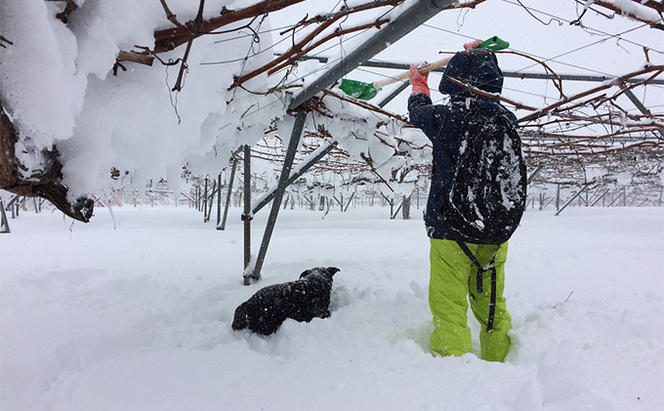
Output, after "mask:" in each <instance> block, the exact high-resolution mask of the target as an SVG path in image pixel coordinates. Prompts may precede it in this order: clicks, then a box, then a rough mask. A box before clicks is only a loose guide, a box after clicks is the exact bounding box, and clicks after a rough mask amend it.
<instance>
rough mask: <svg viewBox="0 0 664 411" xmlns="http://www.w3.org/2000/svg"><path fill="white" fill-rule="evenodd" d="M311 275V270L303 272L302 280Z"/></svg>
mask: <svg viewBox="0 0 664 411" xmlns="http://www.w3.org/2000/svg"><path fill="white" fill-rule="evenodd" d="M309 274H311V270H305V271H302V274H300V280H301V279H303V278H305V277H307V276H308V275H309Z"/></svg>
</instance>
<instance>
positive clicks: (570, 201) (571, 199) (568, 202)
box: [556, 186, 588, 215]
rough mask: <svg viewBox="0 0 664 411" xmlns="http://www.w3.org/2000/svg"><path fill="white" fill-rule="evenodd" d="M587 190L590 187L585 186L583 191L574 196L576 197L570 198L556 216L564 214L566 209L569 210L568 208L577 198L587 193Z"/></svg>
mask: <svg viewBox="0 0 664 411" xmlns="http://www.w3.org/2000/svg"><path fill="white" fill-rule="evenodd" d="M586 188H588V186H583V188H582V189H581V190H579V192H578V193H576V194H574V196H573V197H572V198H570V199H569V200H568V201H567V202H566V203H565V205H564V206H563V207H562V208H561V209H560V210H558V212H557V213H556V215H558V214H560V213H562V212H563V210H564V209H565V208H567V206H568V205H570V204H571V203H572V201H574V199H575V198H577V197H578V196H580V195H581V194H582V193H583V192H584V191H586Z"/></svg>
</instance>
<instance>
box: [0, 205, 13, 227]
mask: <svg viewBox="0 0 664 411" xmlns="http://www.w3.org/2000/svg"><path fill="white" fill-rule="evenodd" d="M9 233H11V230H10V229H9V221H7V214H6V213H5V203H3V202H2V198H0V234H9Z"/></svg>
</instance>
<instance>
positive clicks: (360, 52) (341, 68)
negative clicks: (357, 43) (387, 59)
mask: <svg viewBox="0 0 664 411" xmlns="http://www.w3.org/2000/svg"><path fill="white" fill-rule="evenodd" d="M453 2H454V1H453V0H419V1H417V2H415V3H414V4H413V5H412V6H410V7H409V8H408V9H407V10H405V11H404V12H403V13H402V14H400V15H399V16H397V17H396V18H395V19H394V20H393V21H391V22H390V23H389V24H388V25H387V26H385V28H383V29H382V30H380V31H379V32H378V33H376V34H375V35H374V36H373V37H371V38H370V39H369V40H367V41H366V42H365V43H364V44H363V45H362V47H358V48H356V49H355V50H353V51H352V52H351V53H350V54H349V55H348V56H346V57H345V58H343V59H342V60H341V61H339V62H337V63H336V64H335V65H334V66H332V68H330V69H329V70H328V71H326V72H325V73H324V74H323V75H322V76H320V77H319V78H317V79H316V80H314V81H313V82H312V83H311V84H310V85H309V86H307V87H306V88H305V89H304V90H302V91H301V92H300V93H299V94H297V95H296V96H295V98H294V99H293V101H291V103H290V105H289V106H288V108H289V109H290V110H294V109H296V108H298V107H300V105H302V104H303V103H304V102H306V101H307V100H309V99H310V98H311V97H313V96H315V95H316V94H318V93H319V92H320V91H322V90H323V89H325V88H327V87H330V86H331V85H332V84H334V83H335V82H336V81H337V80H339V79H340V78H341V77H343V76H345V75H346V74H348V73H350V72H351V71H353V70H355V69H356V68H357V67H359V66H360V64H362V63H364V62H366V61H367V60H369V59H370V58H372V57H373V56H375V55H376V54H378V53H380V52H381V51H383V50H385V49H386V48H387V47H389V45H390V44H392V43H394V42H396V41H397V40H399V39H401V38H402V37H403V36H405V35H406V34H408V33H410V32H411V31H413V30H414V29H415V28H417V27H418V26H419V25H420V24H422V23H424V22H426V21H427V20H429V19H430V18H431V17H433V16H435V15H436V14H438V13H439V12H441V11H442V10H444V9H446V8H448V7H449V6H450V5H451V4H452V3H453Z"/></svg>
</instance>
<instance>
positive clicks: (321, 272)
mask: <svg viewBox="0 0 664 411" xmlns="http://www.w3.org/2000/svg"><path fill="white" fill-rule="evenodd" d="M337 271H341V270H339V269H338V268H337V267H315V268H311V269H309V270H306V271H304V272H303V273H302V274H300V280H303V279H305V278H307V277H310V276H314V275H317V276H322V277H324V278H325V279H327V280H328V281H330V282H332V277H333V276H334V274H336V273H337Z"/></svg>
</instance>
